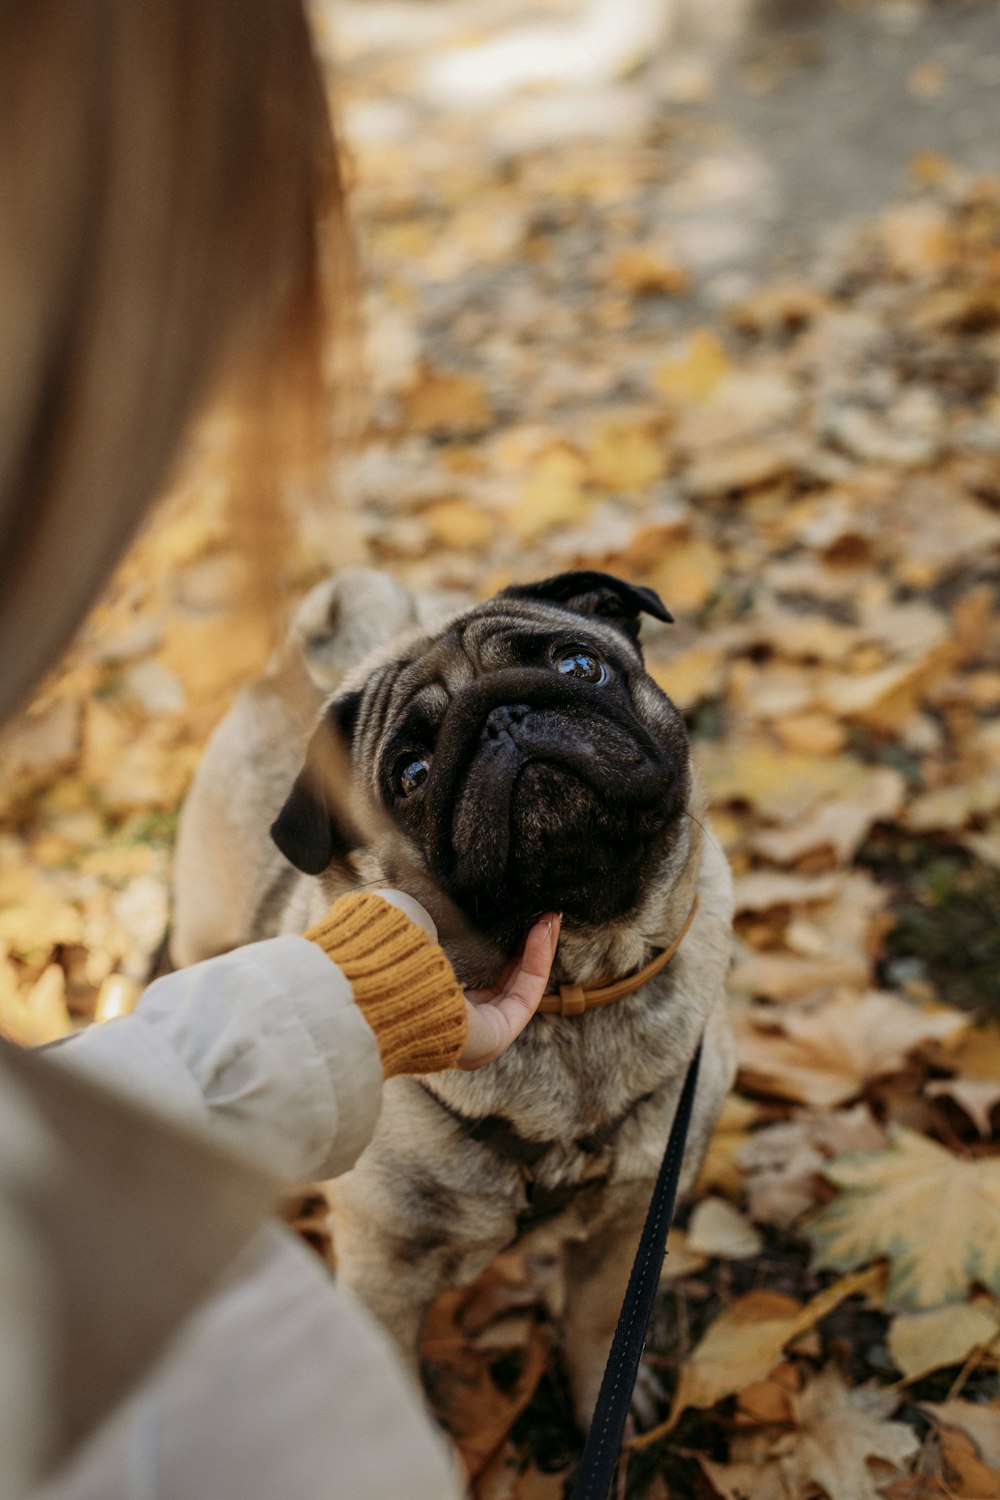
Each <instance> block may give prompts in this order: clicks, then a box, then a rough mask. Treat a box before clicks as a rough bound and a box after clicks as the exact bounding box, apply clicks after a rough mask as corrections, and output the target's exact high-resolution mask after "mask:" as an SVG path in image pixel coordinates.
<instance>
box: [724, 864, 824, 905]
mask: <svg viewBox="0 0 1000 1500" xmlns="http://www.w3.org/2000/svg"><path fill="white" fill-rule="evenodd" d="M842 884H843V876H842V875H785V874H782V873H780V872H779V871H776V870H755V871H754V872H753V873H752V874H750V875H741V876H739V877H738V878H737V879H736V881H735V882H734V887H733V891H734V896H735V903H736V906H735V909H736V911H737V912H743V911H757V912H759V911H768V910H769V909H770V908H771V907H774V906H799V905H808V904H809V903H810V902H815V901H829V900H830V898H831V897H832V896H835V895H836V894H837V892H838V891H839V890H840V888H841V886H842Z"/></svg>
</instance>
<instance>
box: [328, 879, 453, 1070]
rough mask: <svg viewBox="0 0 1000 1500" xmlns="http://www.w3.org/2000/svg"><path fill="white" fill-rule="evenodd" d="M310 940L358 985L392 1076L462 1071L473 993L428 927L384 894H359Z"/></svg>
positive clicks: (342, 903) (344, 899) (338, 905)
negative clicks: (462, 984)
mask: <svg viewBox="0 0 1000 1500" xmlns="http://www.w3.org/2000/svg"><path fill="white" fill-rule="evenodd" d="M305 936H306V937H307V938H308V939H309V941H310V942H312V943H316V944H318V946H319V947H320V948H322V949H323V952H324V953H326V954H327V955H328V956H329V957H330V958H332V959H333V961H334V963H335V964H336V965H337V967H338V968H339V969H341V970H342V971H343V973H344V974H345V975H346V977H347V979H348V981H349V982H350V986H351V990H352V991H353V994H354V999H355V1002H356V1003H357V1006H358V1008H359V1009H360V1011H361V1012H362V1014H363V1015H364V1018H365V1020H366V1021H367V1022H368V1024H369V1026H370V1027H371V1028H372V1030H373V1031H374V1033H375V1039H376V1041H377V1042H378V1049H379V1053H380V1055H381V1058H382V1071H383V1073H384V1074H385V1076H386V1078H392V1077H393V1076H394V1075H395V1074H396V1073H436V1072H438V1071H439V1070H440V1069H441V1068H451V1067H454V1065H455V1063H456V1062H457V1061H458V1059H459V1057H461V1055H462V1050H463V1048H464V1047H465V1041H466V1036H467V1035H468V1020H467V1019H466V1012H465V996H464V995H463V994H462V990H461V988H460V986H459V983H458V981H457V980H456V978H455V975H454V973H453V972H452V967H451V964H450V963H449V962H448V960H447V958H445V956H444V953H443V952H442V951H441V949H440V948H439V947H438V946H437V944H436V943H432V942H431V940H430V938H429V937H428V936H427V934H426V932H424V931H423V929H422V928H420V927H418V926H417V924H416V923H415V922H411V921H410V919H409V917H407V916H405V915H404V914H403V912H401V911H400V910H399V908H398V907H396V906H392V905H390V903H389V902H388V901H383V899H382V897H381V896H375V895H373V894H372V893H371V892H368V891H364V892H361V891H353V892H351V894H350V895H347V896H341V897H340V899H339V900H338V901H335V902H334V903H333V905H332V906H331V907H330V910H329V911H328V912H327V914H326V916H325V917H323V918H322V919H321V920H320V921H319V922H317V923H315V925H314V926H312V927H310V928H309V930H308V931H307V932H306V933H305Z"/></svg>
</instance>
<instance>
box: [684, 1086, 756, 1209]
mask: <svg viewBox="0 0 1000 1500" xmlns="http://www.w3.org/2000/svg"><path fill="white" fill-rule="evenodd" d="M759 1118H760V1108H759V1106H758V1105H756V1104H754V1103H753V1101H752V1100H750V1099H744V1098H743V1097H742V1096H741V1095H739V1094H730V1095H729V1096H728V1098H727V1099H726V1102H725V1104H724V1105H723V1106H722V1114H721V1115H720V1116H719V1119H718V1121H717V1122H716V1126H715V1129H714V1130H713V1132H712V1137H711V1139H710V1141H709V1143H708V1150H707V1151H706V1153H705V1159H704V1161H703V1162H702V1164H701V1171H700V1173H699V1174H698V1184H697V1187H696V1189H695V1197H700V1196H701V1195H702V1194H704V1193H708V1192H711V1191H712V1190H713V1189H714V1190H715V1191H716V1192H720V1193H724V1194H726V1196H727V1197H730V1198H735V1197H737V1196H738V1195H739V1193H740V1191H741V1190H742V1186H743V1173H742V1171H741V1169H740V1167H739V1164H738V1163H739V1153H740V1149H741V1147H742V1146H743V1145H744V1144H745V1142H746V1141H747V1140H748V1139H749V1132H750V1129H751V1127H752V1126H753V1125H754V1124H756V1122H757V1121H758V1120H759Z"/></svg>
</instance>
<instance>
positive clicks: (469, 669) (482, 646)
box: [399, 599, 642, 693]
mask: <svg viewBox="0 0 1000 1500" xmlns="http://www.w3.org/2000/svg"><path fill="white" fill-rule="evenodd" d="M571 645H578V646H589V647H591V648H592V649H593V650H595V651H597V652H598V653H599V654H600V655H601V656H602V657H604V658H605V659H606V660H608V661H610V662H611V663H612V664H614V665H616V666H618V667H619V668H621V669H622V670H626V671H635V670H637V669H639V668H641V666H642V657H641V655H640V653H639V650H638V648H637V647H636V646H634V645H633V644H632V642H631V641H630V640H629V639H628V637H627V636H626V635H625V634H624V633H623V632H622V631H621V630H618V629H616V628H615V627H614V626H613V625H608V624H605V623H604V622H603V621H602V620H599V619H596V618H594V617H593V616H588V615H579V614H576V613H574V612H573V611H572V610H567V609H559V608H558V607H557V606H554V605H553V606H549V605H544V604H535V603H526V602H522V601H520V600H518V601H517V602H516V603H515V602H514V601H512V600H503V599H501V600H489V601H488V602H487V603H485V604H480V605H477V606H476V608H475V609H472V610H468V611H466V612H465V613H464V614H461V615H458V616H456V617H455V618H454V619H452V620H451V621H449V622H448V623H447V624H446V625H445V626H444V627H443V628H442V629H441V631H439V632H438V634H437V635H435V636H432V637H425V639H424V641H423V643H422V645H421V646H420V647H417V646H416V645H414V647H413V648H411V650H410V651H409V652H408V653H406V656H405V657H404V660H403V661H402V662H401V664H400V674H399V675H400V685H401V686H403V685H405V684H407V683H409V684H411V685H412V684H413V682H414V681H415V680H416V679H417V678H422V679H423V681H425V682H427V681H432V680H436V681H438V682H440V683H441V685H442V686H443V687H445V688H446V689H447V690H448V691H449V693H454V692H457V691H458V690H459V689H460V688H461V687H464V686H467V685H468V683H470V682H473V681H475V679H476V678H478V677H481V676H482V675H483V674H484V673H486V672H496V671H502V670H505V669H508V668H511V667H537V666H539V665H541V664H542V663H543V662H545V661H546V659H547V658H548V657H549V656H550V655H551V652H552V650H553V648H558V647H566V646H571Z"/></svg>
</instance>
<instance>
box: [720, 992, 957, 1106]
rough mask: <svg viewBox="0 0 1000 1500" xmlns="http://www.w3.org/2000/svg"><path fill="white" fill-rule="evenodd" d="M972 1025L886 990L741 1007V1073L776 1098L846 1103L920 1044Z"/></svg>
mask: <svg viewBox="0 0 1000 1500" xmlns="http://www.w3.org/2000/svg"><path fill="white" fill-rule="evenodd" d="M969 1024H970V1023H969V1019H968V1017H966V1016H964V1015H962V1014H960V1013H959V1012H958V1011H952V1010H921V1009H919V1008H918V1007H917V1006H915V1005H913V1004H910V1003H909V1002H907V1001H905V1000H900V999H898V998H897V997H896V996H895V995H889V994H884V993H882V992H881V991H870V992H868V993H867V994H864V995H854V994H850V993H845V994H842V995H839V996H837V997H836V998H834V999H830V1000H826V1001H824V1002H823V1003H821V1004H820V1005H817V1006H815V1007H814V1008H812V1009H810V1010H808V1011H798V1010H794V1011H789V1010H782V1011H780V1012H768V1011H764V1010H763V1009H757V1010H754V1011H750V1012H749V1013H746V1012H737V1015H736V1045H737V1054H738V1057H739V1063H740V1077H741V1079H742V1083H743V1087H744V1088H748V1089H751V1090H753V1091H754V1092H757V1093H763V1094H771V1095H774V1096H776V1097H777V1098H779V1099H794V1100H798V1101H799V1102H801V1103H803V1104H811V1105H819V1106H829V1105H833V1104H844V1103H846V1102H847V1101H848V1100H849V1099H853V1098H856V1097H857V1095H858V1094H860V1093H861V1092H862V1091H863V1090H864V1088H865V1086H866V1084H868V1083H869V1082H870V1081H871V1080H872V1079H874V1078H881V1077H884V1076H885V1075H886V1074H888V1073H891V1072H893V1071H896V1070H898V1069H900V1068H902V1067H903V1066H904V1065H905V1063H906V1060H907V1058H908V1057H909V1055H910V1054H911V1053H912V1052H913V1051H915V1049H916V1048H918V1047H920V1046H922V1045H924V1044H925V1043H927V1042H929V1041H934V1040H940V1039H942V1038H945V1037H949V1036H954V1034H955V1033H956V1032H957V1031H960V1030H962V1029H963V1028H964V1027H965V1026H968V1025H969Z"/></svg>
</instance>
